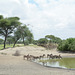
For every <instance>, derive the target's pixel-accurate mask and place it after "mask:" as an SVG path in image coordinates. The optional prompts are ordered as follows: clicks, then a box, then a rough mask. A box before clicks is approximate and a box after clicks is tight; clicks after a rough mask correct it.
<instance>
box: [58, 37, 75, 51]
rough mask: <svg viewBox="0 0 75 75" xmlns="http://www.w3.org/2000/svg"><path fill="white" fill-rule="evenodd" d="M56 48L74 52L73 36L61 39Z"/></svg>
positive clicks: (74, 40)
mask: <svg viewBox="0 0 75 75" xmlns="http://www.w3.org/2000/svg"><path fill="white" fill-rule="evenodd" d="M57 48H58V50H59V51H64V52H65V51H69V52H75V38H69V39H67V40H63V41H62V42H61V43H60V44H59V45H58V47H57Z"/></svg>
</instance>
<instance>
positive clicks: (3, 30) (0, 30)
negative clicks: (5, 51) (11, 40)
mask: <svg viewBox="0 0 75 75" xmlns="http://www.w3.org/2000/svg"><path fill="white" fill-rule="evenodd" d="M20 24H21V23H20V22H19V18H18V17H8V18H4V17H3V16H2V15H0V35H2V36H4V37H5V39H4V48H5V45H6V39H7V37H8V36H9V35H10V34H11V33H13V30H14V29H15V28H16V27H17V26H18V25H20Z"/></svg>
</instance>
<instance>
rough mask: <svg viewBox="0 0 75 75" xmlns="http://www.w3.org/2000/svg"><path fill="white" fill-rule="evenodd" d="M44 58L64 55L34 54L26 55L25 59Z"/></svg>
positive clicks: (57, 57) (55, 57)
mask: <svg viewBox="0 0 75 75" xmlns="http://www.w3.org/2000/svg"><path fill="white" fill-rule="evenodd" d="M42 58H49V59H61V58H62V56H61V55H53V54H47V55H45V54H43V55H40V56H34V55H29V54H28V55H24V56H23V59H24V60H25V59H27V60H35V59H42Z"/></svg>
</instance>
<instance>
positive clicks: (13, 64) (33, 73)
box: [0, 46, 75, 75]
mask: <svg viewBox="0 0 75 75" xmlns="http://www.w3.org/2000/svg"><path fill="white" fill-rule="evenodd" d="M16 50H18V51H20V53H21V56H12V54H13V53H15V51H16ZM0 53H1V54H0V75H75V70H64V69H57V68H47V67H44V66H41V65H39V64H37V63H34V62H31V61H27V60H23V54H33V55H41V54H43V53H44V54H48V53H53V54H59V53H58V52H57V51H56V50H51V51H49V50H48V51H47V50H45V49H44V48H42V47H32V46H31V47H29V46H26V47H16V48H10V49H5V50H3V51H0ZM3 53H6V54H7V55H4V54H3ZM61 54H62V53H61ZM66 55H68V56H74V55H75V54H68V53H67V54H62V56H66Z"/></svg>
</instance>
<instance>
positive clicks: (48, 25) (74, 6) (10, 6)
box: [0, 0, 75, 40]
mask: <svg viewBox="0 0 75 75" xmlns="http://www.w3.org/2000/svg"><path fill="white" fill-rule="evenodd" d="M0 15H3V16H4V17H14V16H17V17H19V18H20V21H21V22H22V23H24V24H26V25H28V24H29V25H28V27H29V28H30V30H31V32H32V33H33V35H34V39H35V40H37V39H39V38H44V37H45V36H46V35H54V36H56V37H59V38H61V39H67V38H71V37H72V38H75V0H0Z"/></svg>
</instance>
